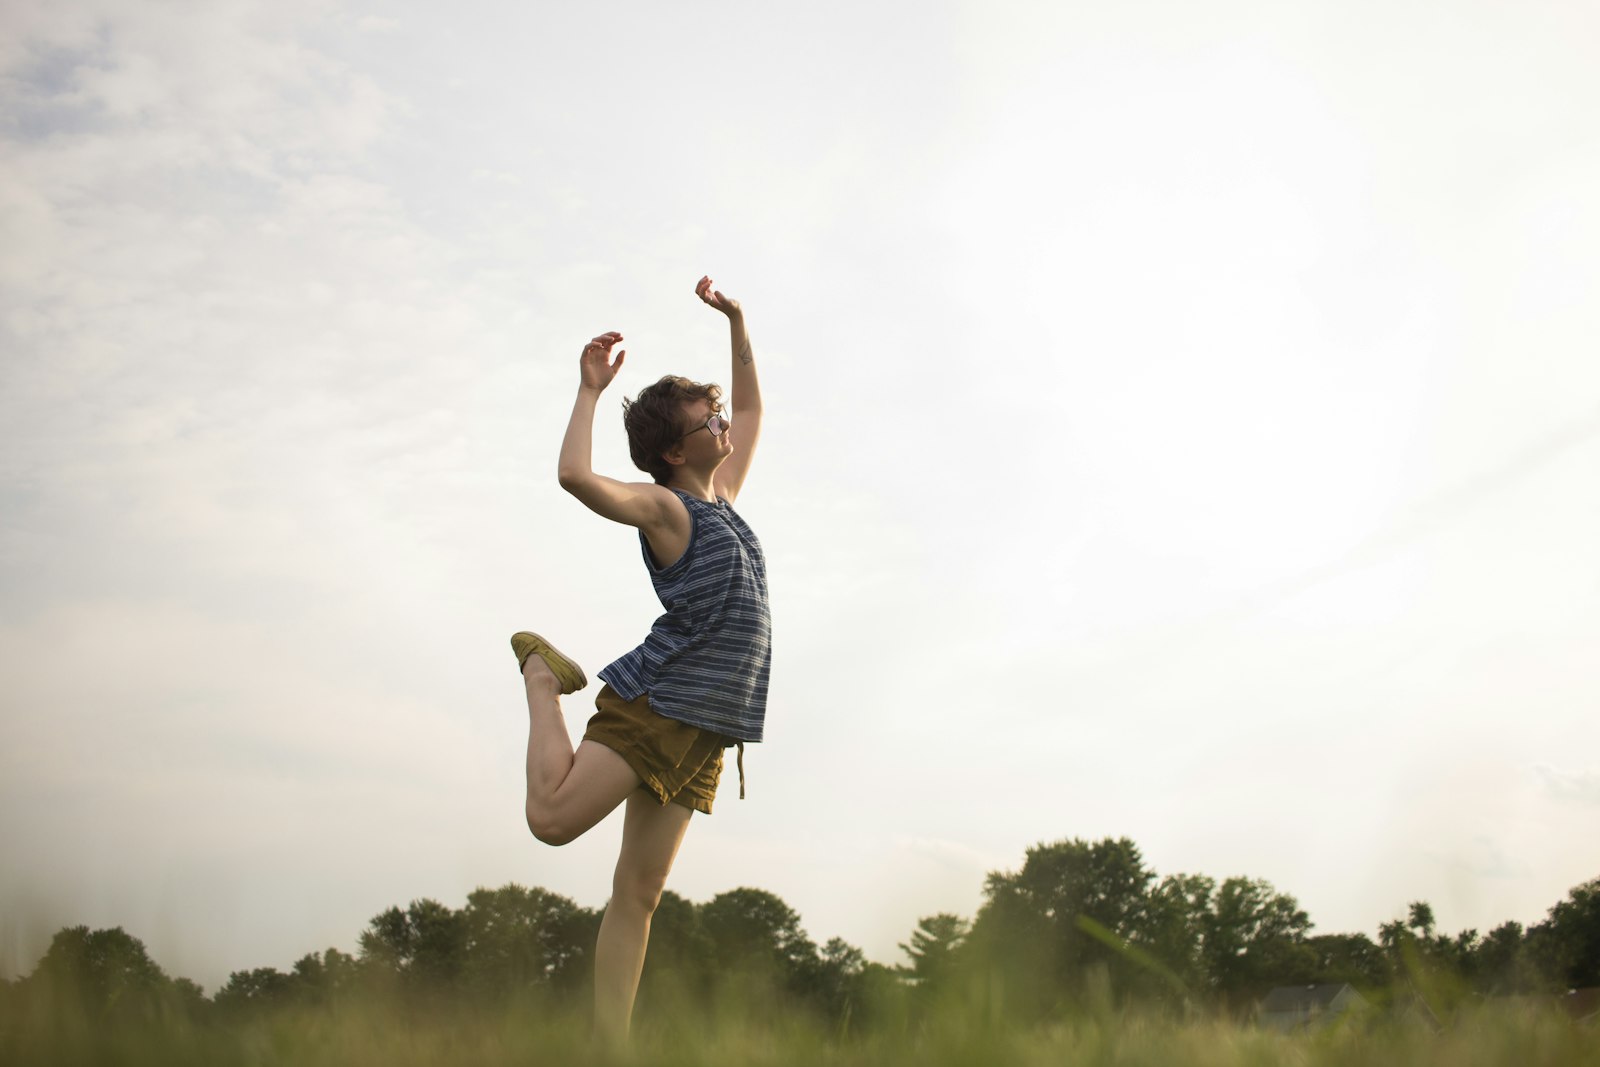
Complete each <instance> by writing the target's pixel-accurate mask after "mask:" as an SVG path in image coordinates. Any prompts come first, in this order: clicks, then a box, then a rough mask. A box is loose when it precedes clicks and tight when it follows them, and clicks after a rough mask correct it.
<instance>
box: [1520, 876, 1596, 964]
mask: <svg viewBox="0 0 1600 1067" xmlns="http://www.w3.org/2000/svg"><path fill="white" fill-rule="evenodd" d="M1528 939H1529V941H1530V943H1531V946H1530V947H1531V948H1532V949H1533V952H1534V955H1535V957H1536V958H1537V959H1538V960H1539V963H1540V965H1541V969H1542V970H1544V971H1545V972H1546V973H1547V974H1549V975H1550V976H1551V977H1553V978H1555V979H1556V980H1557V981H1558V982H1560V983H1562V984H1563V985H1565V986H1566V987H1567V988H1569V989H1579V988H1583V987H1586V986H1595V985H1600V878H1594V879H1591V880H1590V881H1587V882H1584V883H1583V884H1582V885H1577V886H1574V887H1572V889H1570V890H1568V891H1567V899H1566V900H1563V901H1559V902H1558V903H1556V904H1555V905H1554V906H1552V907H1551V908H1550V913H1549V915H1547V916H1546V917H1545V920H1544V922H1542V923H1539V924H1538V925H1537V926H1535V927H1534V928H1533V929H1532V930H1530V931H1529V932H1528Z"/></svg>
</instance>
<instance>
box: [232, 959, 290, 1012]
mask: <svg viewBox="0 0 1600 1067" xmlns="http://www.w3.org/2000/svg"><path fill="white" fill-rule="evenodd" d="M294 994H295V980H294V976H293V975H288V974H284V973H283V972H282V971H280V970H278V969H277V968H276V967H255V968H252V969H251V970H247V971H234V972H233V973H232V974H230V975H228V980H227V981H226V982H224V983H223V985H222V988H221V989H219V990H217V995H216V997H215V998H213V1000H214V1003H215V1004H216V1005H217V1007H218V1008H220V1009H222V1010H223V1011H226V1012H231V1013H241V1012H245V1011H250V1012H259V1011H261V1010H263V1009H269V1008H280V1007H283V1006H285V1005H288V1004H290V1003H292V1002H293V1001H294V999H295V997H294Z"/></svg>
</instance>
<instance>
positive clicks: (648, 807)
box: [594, 789, 694, 1042]
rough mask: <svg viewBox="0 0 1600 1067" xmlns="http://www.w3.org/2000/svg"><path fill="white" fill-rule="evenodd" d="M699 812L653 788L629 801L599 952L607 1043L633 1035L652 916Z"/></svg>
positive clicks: (599, 1032)
mask: <svg viewBox="0 0 1600 1067" xmlns="http://www.w3.org/2000/svg"><path fill="white" fill-rule="evenodd" d="M693 814H694V812H692V811H690V810H689V809H688V808H686V807H684V806H682V805H681V804H661V803H659V802H657V800H656V798H655V797H654V796H652V795H651V794H650V793H649V791H648V790H644V789H636V790H634V792H633V793H632V795H630V796H629V797H628V809H627V814H626V816H624V821H623V824H622V852H621V853H620V854H619V855H618V856H617V870H616V874H615V875H614V876H613V877H612V881H611V903H609V904H607V905H606V914H605V917H604V918H603V919H601V920H600V939H599V941H598V942H596V944H595V950H594V1029H595V1034H596V1036H598V1037H600V1038H601V1039H603V1040H608V1041H612V1042H621V1041H622V1040H624V1039H626V1038H627V1036H628V1023H629V1020H630V1019H631V1018H632V1017H633V998H634V996H635V995H636V994H637V993H638V992H639V975H640V974H641V973H642V972H643V970H644V950H645V947H646V946H647V945H648V944H649V943H650V917H651V916H652V915H654V914H655V910H656V905H657V904H658V903H660V902H661V890H662V889H663V888H665V886H666V884H667V873H668V872H669V871H671V870H672V861H673V859H674V858H675V857H676V856H677V855H678V846H679V845H681V844H683V835H684V833H685V832H686V831H687V830H688V829H689V817H690V816H691V815H693Z"/></svg>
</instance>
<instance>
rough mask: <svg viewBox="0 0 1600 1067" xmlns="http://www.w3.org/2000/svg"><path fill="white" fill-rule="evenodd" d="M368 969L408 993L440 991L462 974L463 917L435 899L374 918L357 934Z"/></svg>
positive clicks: (364, 963) (415, 901) (396, 909)
mask: <svg viewBox="0 0 1600 1067" xmlns="http://www.w3.org/2000/svg"><path fill="white" fill-rule="evenodd" d="M360 943H361V961H362V963H363V965H364V966H366V967H367V968H368V970H375V971H377V972H378V973H380V974H383V975H385V976H389V977H393V978H398V979H400V980H402V981H403V983H404V984H405V986H406V987H407V988H410V989H412V990H418V991H420V990H422V989H431V990H435V991H437V990H442V989H444V988H447V987H449V986H450V985H451V984H452V983H453V982H454V981H455V979H456V977H457V975H458V974H459V973H460V971H461V964H462V960H463V957H464V955H465V948H466V927H465V924H464V922H463V921H462V917H461V914H460V913H459V912H456V911H452V910H451V909H450V908H448V907H446V906H445V905H443V904H440V903H439V902H438V901H436V900H427V899H423V900H413V901H412V902H411V906H410V907H409V908H407V909H406V910H405V911H401V910H400V909H399V908H389V909H388V910H387V911H383V912H380V913H379V914H377V915H375V916H373V918H372V921H371V922H370V923H368V925H367V929H366V931H365V932H364V933H362V935H361V941H360Z"/></svg>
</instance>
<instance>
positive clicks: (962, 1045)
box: [0, 999, 1600, 1067]
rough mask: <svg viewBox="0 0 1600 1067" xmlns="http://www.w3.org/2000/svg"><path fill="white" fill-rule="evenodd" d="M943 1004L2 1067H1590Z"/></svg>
mask: <svg viewBox="0 0 1600 1067" xmlns="http://www.w3.org/2000/svg"><path fill="white" fill-rule="evenodd" d="M975 1015H976V1013H972V1014H970V1015H969V1014H964V1013H962V1012H961V1011H960V1010H959V1009H951V1010H946V1011H944V1012H942V1013H941V1014H939V1015H937V1016H934V1017H931V1018H928V1019H925V1020H924V1021H922V1022H920V1023H911V1022H909V1021H908V1020H907V1019H905V1018H903V1017H902V1018H898V1019H896V1018H888V1017H880V1018H879V1021H878V1022H877V1023H876V1024H874V1025H873V1026H871V1027H851V1026H849V1025H845V1026H839V1025H823V1024H821V1023H818V1022H816V1021H815V1019H814V1018H809V1017H806V1016H803V1015H799V1014H796V1015H794V1016H791V1017H783V1016H779V1017H777V1018H775V1019H774V1018H768V1019H766V1020H764V1021H762V1022H761V1023H759V1024H757V1023H754V1022H751V1021H746V1020H740V1019H739V1018H738V1017H737V1013H736V1012H730V1011H717V1012H696V1013H695V1015H694V1017H693V1018H690V1017H689V1016H687V1015H671V1014H666V1013H659V1012H646V1013H645V1015H644V1017H643V1018H642V1019H641V1021H640V1024H639V1025H638V1027H637V1028H636V1031H635V1034H634V1038H633V1040H632V1042H631V1043H630V1044H629V1045H628V1046H626V1047H623V1048H602V1047H599V1046H596V1045H595V1044H594V1043H593V1042H592V1041H591V1038H590V1035H589V1033H588V1025H587V1021H586V1019H585V1018H584V1016H583V1013H581V1012H580V1011H577V1010H574V1009H572V1008H570V1007H556V1006H554V1005H552V1004H550V1003H548V1002H540V1001H531V1000H530V1001H523V1002H518V1003H508V1004H503V1005H500V1006H496V1007H493V1008H490V1007H480V1006H474V1005H470V1004H468V1005H457V1006H453V1007H450V1008H443V1007H430V1006H429V1005H427V1004H416V1003H413V1004H410V1005H409V1006H406V1007H404V1008H400V1007H398V1006H397V1005H396V1004H395V1003H394V1002H392V1001H380V1000H376V999H369V1000H365V1001H353V1000H352V1001H347V1002H345V1003H342V1004H339V1005H337V1006H334V1007H326V1006H325V1007H307V1006H290V1007H284V1008H281V1009H278V1010H274V1011H271V1012H264V1013H260V1014H256V1015H252V1016H246V1017H239V1018H235V1019H231V1020H230V1019H226V1018H222V1017H214V1018H211V1019H208V1020H205V1021H203V1022H195V1021H190V1020H185V1019H182V1018H175V1017H168V1018H143V1019H137V1020H134V1019H111V1018H102V1019H99V1020H89V1019H85V1018H82V1017H78V1018H69V1017H66V1016H62V1015H60V1014H58V1013H51V1012H38V1013H35V1014H34V1015H32V1016H31V1017H11V1018H9V1019H7V1020H6V1022H5V1027H4V1029H3V1030H0V1062H3V1063H5V1064H8V1065H9V1064H16V1065H25V1064H111V1065H122V1064H125V1065H129V1067H134V1065H139V1067H143V1065H150V1067H156V1065H161V1067H169V1065H176V1067H182V1065H189V1064H194V1065H202V1064H203V1065H207V1067H212V1065H221V1064H249V1065H255V1064H260V1065H268V1064H286V1065H287V1064H293V1065H296V1067H321V1065H327V1067H333V1065H340V1067H362V1065H368V1064H370V1065H372V1067H380V1065H381V1067H413V1065H415V1067H423V1065H428V1067H434V1065H446V1064H448V1065H457V1064H483V1065H500V1064H504V1065H507V1067H510V1065H513V1064H515V1065H518V1067H528V1065H546V1064H548V1065H552V1067H554V1065H562V1067H566V1065H571V1064H584V1063H595V1064H616V1065H630V1067H631V1065H644V1064H650V1065H662V1067H672V1065H680V1064H681V1065H684V1067H688V1065H713V1067H714V1065H724V1064H725V1065H728V1067H734V1065H738V1067H764V1065H771V1067H778V1065H789V1064H795V1065H799V1064H806V1065H816V1064H825V1065H831V1064H836V1065H840V1067H869V1065H871V1067H882V1065H891V1067H892V1065H897V1064H905V1065H907V1067H910V1065H917V1067H944V1065H949V1067H956V1065H968V1064H972V1065H980V1064H981V1065H990V1064H1039V1065H1045V1064H1050V1065H1055V1064H1072V1065H1102V1064H1103V1065H1118V1067H1145V1065H1148V1067H1169V1065H1174V1064H1184V1065H1194V1067H1268V1065H1278V1064H1283V1065H1293V1067H1372V1065H1382V1064H1396V1065H1400V1064H1404V1065H1408V1067H1411V1065H1415V1067H1429V1065H1438V1067H1490V1065H1496V1067H1499V1065H1515V1067H1587V1065H1594V1067H1600V1031H1597V1029H1596V1027H1595V1026H1594V1025H1592V1024H1588V1025H1585V1024H1581V1023H1575V1022H1573V1021H1572V1020H1570V1019H1568V1018H1567V1017H1565V1016H1564V1015H1562V1014H1561V1013H1560V1012H1559V1011H1557V1010H1554V1009H1542V1008H1538V1007H1534V1006H1529V1005H1503V1006H1501V1005H1485V1006H1480V1007H1476V1008H1473V1009H1469V1010H1467V1011H1465V1012H1462V1013H1460V1014H1458V1015H1457V1016H1455V1017H1454V1018H1453V1019H1452V1020H1450V1021H1449V1023H1448V1024H1447V1025H1446V1026H1445V1027H1444V1028H1443V1029H1442V1030H1437V1031H1436V1030H1434V1029H1433V1028H1432V1027H1431V1026H1429V1025H1425V1024H1422V1023H1420V1022H1417V1021H1415V1020H1414V1019H1404V1018H1395V1017H1392V1016H1384V1017H1377V1016H1368V1017H1365V1018H1350V1019H1345V1020H1341V1021H1338V1022H1335V1023H1333V1024H1331V1025H1328V1026H1325V1027H1323V1028H1321V1029H1317V1030H1314V1031H1309V1032H1305V1033H1297V1034H1287V1035H1286V1034H1278V1033H1273V1032H1270V1031H1266V1030H1262V1029H1259V1028H1256V1027H1254V1026H1251V1025H1248V1024H1236V1023H1230V1022H1219V1021H1214V1020H1207V1021H1188V1022H1185V1021H1180V1020H1175V1019H1172V1018H1169V1017H1162V1016H1157V1015H1151V1014H1145V1013H1141V1012H1139V1011H1137V1010H1113V1009H1106V1008H1102V1009H1100V1010H1093V1011H1086V1012H1084V1013H1083V1014H1081V1015H1077V1016H1075V1017H1072V1018H1067V1019H1062V1020H1060V1021H1057V1022H1053V1023H1047V1024H1043V1025H1036V1026H1017V1025H1004V1024H999V1023H995V1022H989V1021H985V1020H984V1019H981V1018H977V1017H975Z"/></svg>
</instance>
